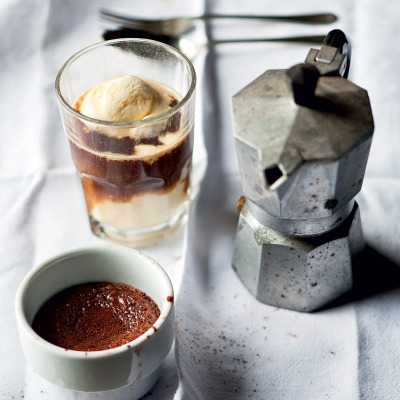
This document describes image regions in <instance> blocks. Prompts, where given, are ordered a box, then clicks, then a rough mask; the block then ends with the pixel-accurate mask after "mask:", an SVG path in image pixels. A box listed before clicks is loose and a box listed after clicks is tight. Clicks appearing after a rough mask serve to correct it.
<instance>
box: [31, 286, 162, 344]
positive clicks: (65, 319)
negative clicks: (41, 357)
mask: <svg viewBox="0 0 400 400" xmlns="http://www.w3.org/2000/svg"><path fill="white" fill-rule="evenodd" d="M160 314H161V312H160V309H159V307H158V306H157V304H156V303H155V302H154V300H153V299H151V297H149V296H148V295H147V294H145V293H144V292H142V291H140V290H138V289H136V288H134V287H132V286H130V285H126V284H123V283H110V282H95V283H87V284H83V285H77V286H73V287H70V288H68V289H65V290H63V291H61V292H59V293H57V294H56V295H55V296H53V297H52V298H50V299H49V300H48V301H47V302H46V303H45V304H44V305H43V306H42V307H41V309H40V310H39V312H38V313H37V315H36V317H35V319H34V321H33V325H32V328H33V329H34V331H35V332H36V333H37V334H38V335H39V336H41V337H42V338H43V339H45V340H47V341H48V342H50V343H52V344H55V345H56V346H60V347H63V348H65V349H69V350H79V351H97V350H106V349H110V348H114V347H118V346H121V345H123V344H126V343H128V342H130V341H132V340H134V339H136V338H137V337H139V336H140V335H142V334H143V333H145V332H146V331H147V330H149V329H150V328H151V327H152V326H153V325H154V323H155V322H156V320H157V319H158V317H159V316H160Z"/></svg>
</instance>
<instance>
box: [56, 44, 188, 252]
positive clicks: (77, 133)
mask: <svg viewBox="0 0 400 400" xmlns="http://www.w3.org/2000/svg"><path fill="white" fill-rule="evenodd" d="M195 85H196V77H195V72H194V69H193V66H192V64H191V63H190V62H189V60H188V59H187V58H186V57H185V56H183V55H182V54H181V53H179V52H178V51H176V50H175V49H173V48H172V47H170V46H167V45H165V44H162V43H159V42H156V41H151V40H145V39H118V40H111V41H106V42H102V43H99V44H96V45H93V46H91V47H88V48H86V49H84V50H82V51H80V52H78V53H77V54H75V55H74V56H72V57H71V58H70V59H69V60H68V61H67V62H66V63H65V64H64V66H63V67H62V68H61V70H60V72H59V73H58V75H57V79H56V92H57V96H58V100H59V104H60V110H61V116H62V120H63V124H64V130H65V133H66V136H67V139H68V143H69V147H70V150H71V155H72V159H73V161H74V163H75V165H76V167H77V170H78V172H79V174H80V178H81V182H82V188H83V192H84V196H85V200H86V206H87V210H88V214H89V220H90V226H91V229H92V231H93V232H94V233H95V234H96V235H98V236H101V237H104V238H106V239H109V240H111V241H115V242H118V243H120V244H124V245H128V246H135V247H140V246H144V245H147V244H151V243H154V242H156V241H158V240H161V239H163V238H165V237H167V236H169V235H170V234H171V232H173V231H174V230H175V229H176V228H177V227H178V226H180V224H181V223H182V221H183V220H184V219H185V216H186V214H187V210H188V205H189V201H190V172H191V158H192V147H193V121H194V101H195V96H194V91H195Z"/></svg>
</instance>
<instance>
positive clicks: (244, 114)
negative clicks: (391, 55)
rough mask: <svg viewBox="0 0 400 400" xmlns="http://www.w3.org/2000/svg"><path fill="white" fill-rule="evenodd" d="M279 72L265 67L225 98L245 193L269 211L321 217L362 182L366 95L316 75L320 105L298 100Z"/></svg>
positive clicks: (367, 133) (367, 136)
mask: <svg viewBox="0 0 400 400" xmlns="http://www.w3.org/2000/svg"><path fill="white" fill-rule="evenodd" d="M285 71H286V70H270V71H266V72H265V73H264V74H263V75H261V76H260V77H259V78H257V79H256V80H255V81H253V82H252V83H251V84H250V85H248V86H247V87H245V88H244V89H242V90H241V91H240V92H239V93H237V94H236V95H235V96H234V97H233V100H232V102H233V117H234V136H235V140H236V148H237V156H238V161H239V167H240V172H241V179H242V184H243V190H244V195H245V197H247V198H249V199H250V200H251V201H253V202H254V203H255V204H257V205H258V206H259V207H261V208H262V209H264V210H265V211H267V212H268V213H269V214H271V215H274V216H276V217H280V218H304V216H305V215H308V217H309V218H318V217H324V216H328V215H331V214H332V213H334V212H336V211H337V210H338V209H340V208H341V207H342V206H343V205H344V204H346V203H347V202H348V201H349V200H350V199H351V198H353V197H354V196H355V195H356V194H357V193H358V192H359V190H360V189H361V186H362V181H363V177H364V173H365V167H366V163H367V159H368V153H369V148H370V145H371V139H372V133H373V119H372V113H371V108H370V102H369V98H368V94H367V92H366V91H365V90H363V89H361V88H359V87H358V86H356V85H354V84H353V83H351V82H350V81H348V80H347V79H344V78H341V77H333V76H327V77H325V76H322V77H320V78H319V80H318V84H317V88H316V92H315V95H316V97H317V98H318V103H319V104H321V110H316V109H313V108H309V107H303V106H299V105H297V104H296V103H295V102H294V101H293V95H292V91H291V87H290V85H289V84H288V82H287V80H286V78H285ZM299 199H300V202H299Z"/></svg>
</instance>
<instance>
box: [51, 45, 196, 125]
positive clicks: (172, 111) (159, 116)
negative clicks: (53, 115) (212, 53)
mask: <svg viewBox="0 0 400 400" xmlns="http://www.w3.org/2000/svg"><path fill="white" fill-rule="evenodd" d="M120 42H141V43H148V44H153V45H156V46H159V47H163V48H165V49H167V50H168V51H169V52H171V53H173V54H175V55H176V56H177V57H178V58H179V59H181V60H183V62H184V64H185V65H187V66H188V69H189V71H190V75H191V77H192V82H191V84H190V87H189V89H188V91H187V92H186V94H185V95H184V96H183V97H182V99H181V100H180V101H179V103H178V104H176V105H175V106H173V107H172V108H170V109H169V110H167V111H164V112H163V113H160V114H157V115H154V116H151V117H148V118H145V119H138V120H133V121H123V122H114V121H104V120H101V119H96V118H92V117H88V116H87V115H84V114H81V113H80V112H79V111H77V110H75V109H74V108H73V107H72V106H71V105H70V104H69V103H68V101H67V100H66V99H65V98H64V96H63V94H62V93H61V89H60V81H61V76H62V75H63V73H64V70H65V69H66V68H67V67H68V66H69V65H70V64H71V63H72V62H73V61H75V60H76V59H77V58H79V57H80V56H81V55H83V54H85V53H87V52H89V51H91V50H93V49H95V48H97V47H103V46H108V45H111V44H113V43H120ZM195 89H196V71H195V69H194V67H193V64H192V63H191V62H190V60H189V59H188V58H187V57H186V56H185V55H184V54H182V53H181V52H179V51H178V50H177V49H175V48H174V47H172V46H170V45H168V44H165V43H162V42H158V41H157V40H151V39H142V38H122V39H112V40H104V41H102V42H98V43H95V44H92V45H90V46H87V47H85V48H83V49H81V50H79V51H78V52H76V53H75V54H73V55H72V56H71V57H70V58H69V59H68V60H67V61H66V62H65V63H64V64H63V65H62V67H61V68H60V70H59V71H58V73H57V76H56V80H55V91H56V95H57V98H58V100H59V103H60V104H61V105H62V106H63V107H64V108H66V109H67V110H68V111H69V112H71V113H72V114H74V115H75V116H76V117H78V118H81V119H84V120H86V121H87V122H91V123H93V124H97V125H104V126H111V127H125V128H127V127H138V126H140V125H143V124H149V123H153V122H157V121H159V120H164V119H166V118H169V117H170V116H172V115H173V114H175V113H176V112H177V111H178V110H180V109H181V108H182V107H183V106H185V104H186V103H188V101H189V99H190V98H191V97H192V95H193V93H194V91H195Z"/></svg>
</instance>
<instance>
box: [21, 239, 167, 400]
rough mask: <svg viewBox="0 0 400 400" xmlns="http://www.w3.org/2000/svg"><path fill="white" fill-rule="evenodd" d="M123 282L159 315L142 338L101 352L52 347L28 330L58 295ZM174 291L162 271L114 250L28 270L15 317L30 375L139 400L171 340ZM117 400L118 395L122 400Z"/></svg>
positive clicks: (77, 254) (71, 253) (77, 253)
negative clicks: (155, 306)
mask: <svg viewBox="0 0 400 400" xmlns="http://www.w3.org/2000/svg"><path fill="white" fill-rule="evenodd" d="M96 281H108V282H122V283H126V284H129V285H132V286H134V287H136V288H137V289H139V290H142V291H143V292H145V293H147V294H148V295H149V296H150V297H152V299H153V300H154V301H155V302H156V303H157V304H158V306H159V307H160V310H161V315H160V317H159V318H158V320H157V321H156V322H155V323H154V326H153V327H152V328H151V329H150V330H148V331H147V332H146V333H144V334H143V335H142V336H140V337H138V338H137V339H135V340H133V341H132V342H130V343H127V344H125V345H123V346H120V347H117V348H114V349H110V350H102V351H92V352H83V351H74V350H65V349H63V348H61V347H58V346H55V345H53V344H51V343H49V342H47V341H46V340H44V339H42V338H41V337H40V336H38V335H37V334H36V333H35V332H34V330H33V329H32V327H31V324H32V321H33V319H34V317H35V315H36V313H37V311H38V310H39V308H40V307H41V306H42V304H43V303H44V302H45V301H46V300H48V299H49V298H50V297H51V296H53V295H54V294H56V293H57V292H59V291H61V290H63V289H65V288H67V287H70V286H73V285H77V284H81V283H85V282H96ZM173 296H174V294H173V288H172V284H171V281H170V280H169V277H168V275H167V274H166V272H165V271H164V270H163V269H162V268H161V267H160V266H159V265H158V264H157V263H156V262H155V261H154V260H152V259H151V258H149V257H148V256H146V255H144V254H143V253H141V252H139V251H137V250H133V249H129V248H126V247H120V246H115V245H104V246H86V247H80V248H75V249H72V250H68V251H66V252H63V253H61V254H58V255H57V256H55V257H53V258H51V259H49V260H46V261H45V262H43V263H42V264H41V265H39V266H37V267H35V268H33V269H32V270H31V271H30V272H29V273H28V274H27V275H26V277H25V278H24V280H23V281H22V282H21V284H20V287H19V289H18V292H17V296H16V300H15V312H16V318H17V323H18V331H19V336H20V341H21V345H22V349H23V352H24V355H25V358H26V359H27V361H28V363H29V364H30V365H31V367H32V368H33V370H34V371H36V372H37V373H38V374H39V375H41V376H42V377H43V378H45V379H46V380H47V381H49V382H51V383H53V384H55V385H57V386H59V387H61V388H65V389H68V390H73V391H85V392H99V391H113V390H115V389H117V388H124V393H127V396H128V397H129V399H138V398H140V397H141V396H143V395H144V394H145V393H147V391H148V390H150V388H151V387H152V386H153V385H154V384H155V382H156V381H157V379H158V377H159V374H160V365H161V364H162V362H163V361H164V359H165V357H166V356H167V354H168V352H169V350H170V348H171V346H172V343H173V340H174V303H173ZM121 398H122V396H121Z"/></svg>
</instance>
